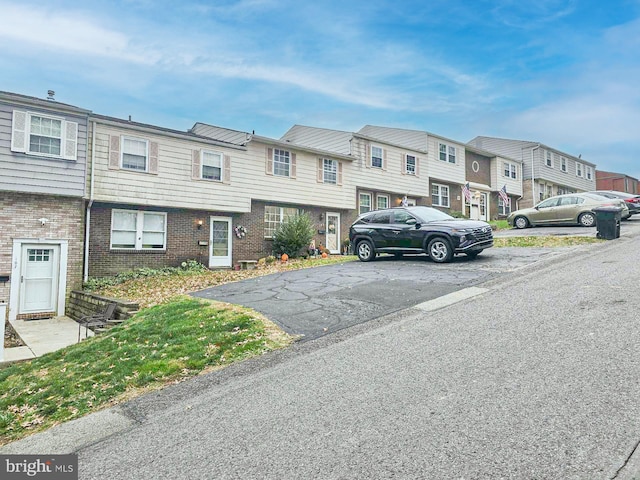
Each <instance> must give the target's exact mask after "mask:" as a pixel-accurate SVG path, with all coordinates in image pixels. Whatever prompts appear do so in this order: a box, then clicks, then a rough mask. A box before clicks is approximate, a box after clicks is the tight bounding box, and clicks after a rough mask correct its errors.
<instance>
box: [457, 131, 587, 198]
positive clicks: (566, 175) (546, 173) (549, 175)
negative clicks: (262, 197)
mask: <svg viewBox="0 0 640 480" xmlns="http://www.w3.org/2000/svg"><path fill="white" fill-rule="evenodd" d="M469 144H470V145H472V146H474V147H477V148H482V149H483V150H487V151H489V152H494V153H497V154H500V155H502V156H505V157H510V158H514V159H516V160H522V172H523V179H524V180H530V179H531V178H532V176H533V178H534V179H535V181H536V182H548V183H554V184H556V185H561V186H564V187H568V188H570V189H575V190H578V191H589V190H595V188H596V178H595V170H596V166H595V164H593V163H591V162H587V161H585V160H582V159H579V158H576V157H574V156H572V155H569V154H567V153H564V152H561V151H559V150H555V149H553V148H551V147H547V146H546V145H543V144H540V143H536V142H528V141H522V140H509V139H504V138H492V137H476V138H474V139H473V140H471V141H470V142H469ZM547 151H549V152H551V153H552V156H553V166H552V167H548V166H547V165H546V152H547ZM532 155H533V156H532ZM562 157H564V158H566V162H567V171H566V172H564V171H562V170H561V167H560V165H561V158H562ZM576 163H581V164H582V165H583V169H582V170H583V172H582V177H579V176H577V175H576ZM532 167H533V175H532ZM586 167H591V169H592V172H591V180H588V179H587V178H586Z"/></svg>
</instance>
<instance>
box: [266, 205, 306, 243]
mask: <svg viewBox="0 0 640 480" xmlns="http://www.w3.org/2000/svg"><path fill="white" fill-rule="evenodd" d="M298 213H299V212H298V209H297V208H293V207H277V206H275V205H265V207H264V236H265V238H273V234H274V233H276V230H277V229H278V227H279V226H280V225H281V224H282V222H284V221H285V220H286V219H287V218H290V217H295V216H296V215H298Z"/></svg>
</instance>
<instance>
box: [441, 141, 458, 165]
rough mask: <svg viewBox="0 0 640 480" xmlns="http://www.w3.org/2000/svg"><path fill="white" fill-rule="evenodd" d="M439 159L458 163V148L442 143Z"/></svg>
mask: <svg viewBox="0 0 640 480" xmlns="http://www.w3.org/2000/svg"><path fill="white" fill-rule="evenodd" d="M438 148H439V157H438V158H439V159H440V160H442V161H443V162H449V163H456V147H452V146H451V145H446V144H444V143H441V144H440V145H439V147H438Z"/></svg>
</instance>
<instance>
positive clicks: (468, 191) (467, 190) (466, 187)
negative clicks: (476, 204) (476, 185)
mask: <svg viewBox="0 0 640 480" xmlns="http://www.w3.org/2000/svg"><path fill="white" fill-rule="evenodd" d="M462 194H463V195H464V198H466V199H467V202H469V203H471V189H470V188H469V182H467V183H465V184H464V185H463V186H462Z"/></svg>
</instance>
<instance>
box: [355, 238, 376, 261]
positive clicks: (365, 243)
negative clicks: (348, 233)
mask: <svg viewBox="0 0 640 480" xmlns="http://www.w3.org/2000/svg"><path fill="white" fill-rule="evenodd" d="M356 253H357V254H358V259H359V260H360V261H361V262H370V261H371V260H373V259H374V258H376V252H375V250H374V249H373V245H372V244H371V242H370V241H369V240H361V241H360V242H358V247H357V248H356Z"/></svg>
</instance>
